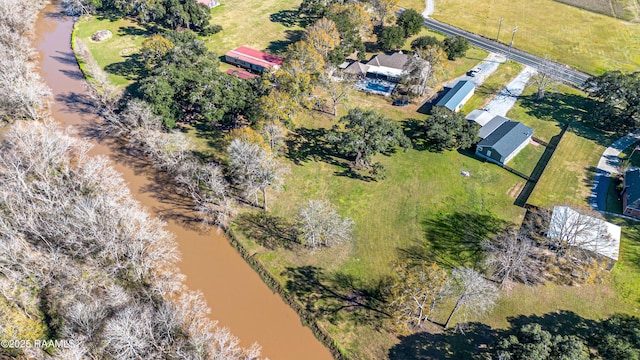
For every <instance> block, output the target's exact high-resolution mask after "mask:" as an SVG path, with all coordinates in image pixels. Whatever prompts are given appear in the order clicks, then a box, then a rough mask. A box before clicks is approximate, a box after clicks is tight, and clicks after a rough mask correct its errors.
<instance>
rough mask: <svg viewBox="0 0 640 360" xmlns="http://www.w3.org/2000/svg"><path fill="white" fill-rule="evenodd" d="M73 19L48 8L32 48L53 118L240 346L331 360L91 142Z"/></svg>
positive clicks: (216, 241)
mask: <svg viewBox="0 0 640 360" xmlns="http://www.w3.org/2000/svg"><path fill="white" fill-rule="evenodd" d="M72 26H73V19H72V18H69V17H64V16H60V15H59V14H58V12H57V9H56V7H55V6H48V7H47V8H46V9H45V10H44V11H43V12H42V13H41V14H40V17H39V18H38V21H37V24H36V38H35V46H36V48H37V50H38V51H39V52H40V72H41V75H42V77H43V79H44V81H45V82H46V84H47V85H48V86H49V87H50V88H51V89H52V92H53V100H52V103H51V109H52V114H53V117H54V118H55V119H56V120H57V121H58V122H59V123H60V124H62V125H63V126H65V127H67V126H70V127H72V128H73V129H74V130H75V131H76V132H77V133H78V134H79V135H80V136H83V137H86V138H88V139H89V140H90V141H91V142H92V143H93V144H94V146H95V148H94V149H93V153H94V154H101V155H107V156H109V157H110V158H111V159H112V161H113V165H114V166H115V168H116V169H117V170H118V171H119V172H120V173H122V175H123V177H124V179H125V181H126V182H127V183H128V184H129V189H130V191H131V193H132V194H133V196H134V198H135V199H137V200H138V201H139V202H141V203H142V204H143V205H144V206H145V207H146V208H147V209H148V210H149V211H151V212H152V213H153V214H155V215H157V216H159V217H161V218H163V219H164V220H165V221H166V222H167V230H169V231H170V232H172V233H173V234H174V236H175V239H176V241H177V243H178V248H179V250H180V252H181V253H182V261H181V263H180V269H181V271H182V273H183V274H185V275H186V276H187V280H186V283H187V286H188V287H189V288H190V289H193V290H199V291H201V292H203V293H204V296H205V298H206V299H207V303H208V305H209V307H210V308H211V309H212V313H211V318H212V319H214V320H217V321H218V322H219V324H220V325H222V326H226V327H228V328H230V329H231V332H232V333H233V334H234V335H236V336H238V337H239V338H240V340H241V345H243V346H249V345H250V344H251V343H253V342H258V343H259V344H260V345H261V346H262V353H263V355H264V356H267V357H269V358H271V359H272V360H278V359H292V360H293V359H295V360H298V359H331V354H330V353H329V350H327V349H326V348H325V347H324V346H323V345H322V344H321V343H320V342H319V341H318V340H317V339H316V338H315V337H314V336H313V334H312V332H311V330H310V329H309V328H307V327H305V326H303V325H302V324H301V322H300V318H299V317H298V315H297V314H296V313H295V312H294V311H293V310H292V309H291V308H290V307H289V306H288V305H286V304H285V303H284V302H283V301H282V299H281V298H280V297H279V296H278V295H277V294H274V293H273V292H272V291H271V290H270V289H269V288H268V287H267V286H266V285H265V284H264V283H263V282H262V281H261V279H260V277H259V276H258V275H257V274H256V273H255V272H254V271H253V269H251V267H249V265H247V263H245V262H244V260H243V259H242V257H241V256H240V255H239V254H238V253H237V252H236V250H235V249H234V248H232V247H231V245H230V244H229V242H228V240H227V239H226V238H225V236H224V235H223V234H219V233H217V232H216V231H215V230H211V231H206V232H203V230H202V229H201V228H200V227H199V226H198V225H197V224H193V223H190V222H189V221H188V220H189V218H190V217H191V216H190V210H188V204H184V203H183V202H182V201H181V199H179V198H176V197H175V196H172V195H171V191H170V189H166V188H164V187H163V186H162V181H160V180H159V178H158V177H156V176H155V175H154V171H153V170H152V169H148V168H146V167H145V166H144V159H139V158H135V157H133V156H130V155H126V154H122V153H120V152H117V151H115V150H114V148H112V147H110V146H109V144H108V143H105V142H104V141H102V142H101V141H99V140H97V138H95V137H93V136H92V135H91V130H90V129H92V128H93V126H92V124H94V122H95V121H96V116H95V115H94V114H93V113H92V109H91V105H90V103H89V102H87V101H86V92H85V86H84V80H83V76H82V74H81V73H80V70H79V69H78V66H77V64H76V61H75V58H74V56H73V52H72V50H71V46H70V39H71V30H72Z"/></svg>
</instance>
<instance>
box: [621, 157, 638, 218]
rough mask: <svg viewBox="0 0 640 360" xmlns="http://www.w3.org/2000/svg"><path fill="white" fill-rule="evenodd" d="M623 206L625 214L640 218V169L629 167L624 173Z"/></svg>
mask: <svg viewBox="0 0 640 360" xmlns="http://www.w3.org/2000/svg"><path fill="white" fill-rule="evenodd" d="M623 185H624V189H623V190H622V208H623V209H624V214H625V215H627V216H631V217H634V218H636V219H639V220H640V169H638V168H635V169H629V170H627V171H626V172H625V173H624V182H623Z"/></svg>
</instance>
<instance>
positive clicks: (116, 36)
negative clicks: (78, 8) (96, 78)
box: [76, 17, 146, 86]
mask: <svg viewBox="0 0 640 360" xmlns="http://www.w3.org/2000/svg"><path fill="white" fill-rule="evenodd" d="M76 28H77V31H76V36H77V37H78V38H80V39H81V40H82V41H83V42H84V43H85V44H86V45H87V46H88V47H89V50H91V54H92V55H93V57H94V58H95V60H96V61H97V62H98V65H100V67H102V68H103V69H104V70H105V71H106V72H107V74H109V80H110V81H111V82H112V83H113V84H115V85H118V86H126V85H129V84H131V83H132V82H134V81H135V79H137V77H138V72H139V70H140V68H139V65H138V64H137V62H136V54H137V52H138V49H139V48H140V46H141V44H142V41H143V40H144V38H145V34H146V32H145V29H144V28H142V27H140V26H139V25H137V23H135V22H133V21H130V20H127V19H120V20H115V21H113V20H109V19H102V20H101V19H99V18H98V17H82V18H81V19H80V20H78V23H77V24H76ZM99 30H110V31H111V33H112V34H113V36H112V37H111V38H109V39H107V40H105V41H102V42H100V43H97V42H95V41H93V40H91V36H92V35H93V33H95V32H96V31H99Z"/></svg>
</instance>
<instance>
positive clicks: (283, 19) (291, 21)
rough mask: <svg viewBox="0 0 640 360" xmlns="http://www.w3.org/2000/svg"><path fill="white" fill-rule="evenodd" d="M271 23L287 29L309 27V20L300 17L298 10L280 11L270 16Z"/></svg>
mask: <svg viewBox="0 0 640 360" xmlns="http://www.w3.org/2000/svg"><path fill="white" fill-rule="evenodd" d="M269 20H271V22H275V23H279V24H282V25H283V26H285V27H294V26H300V27H307V25H308V21H309V19H308V18H304V17H302V16H300V13H298V10H280V11H278V12H277V13H273V14H271V15H269Z"/></svg>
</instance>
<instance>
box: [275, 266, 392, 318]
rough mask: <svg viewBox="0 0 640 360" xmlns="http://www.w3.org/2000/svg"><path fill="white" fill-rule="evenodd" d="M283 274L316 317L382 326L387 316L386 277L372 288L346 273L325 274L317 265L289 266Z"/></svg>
mask: <svg viewBox="0 0 640 360" xmlns="http://www.w3.org/2000/svg"><path fill="white" fill-rule="evenodd" d="M281 275H282V276H284V277H286V278H287V279H288V280H287V282H286V285H285V287H286V289H287V291H288V292H290V293H291V294H292V295H294V296H295V297H296V298H297V299H298V301H300V302H301V303H302V304H303V305H304V306H305V308H306V310H307V311H308V312H309V313H311V314H313V316H314V317H316V318H322V319H325V320H328V321H331V322H332V323H337V322H338V321H340V320H341V319H343V317H347V318H348V319H350V320H351V321H354V322H356V323H357V324H370V325H378V326H380V325H381V322H382V319H383V318H386V317H388V314H386V313H385V312H384V311H383V310H381V309H383V304H384V298H383V295H382V289H384V285H385V284H386V282H385V281H386V279H385V280H381V281H380V282H379V283H378V284H376V285H375V286H373V287H368V286H365V285H363V284H361V283H360V281H359V280H358V279H356V278H355V277H353V276H351V275H347V274H344V273H337V274H333V275H326V274H325V273H324V272H323V271H322V269H321V268H318V267H315V266H301V267H287V268H286V270H285V271H283V272H282V274H281Z"/></svg>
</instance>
